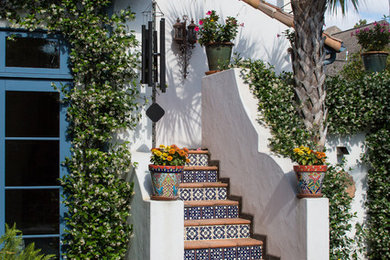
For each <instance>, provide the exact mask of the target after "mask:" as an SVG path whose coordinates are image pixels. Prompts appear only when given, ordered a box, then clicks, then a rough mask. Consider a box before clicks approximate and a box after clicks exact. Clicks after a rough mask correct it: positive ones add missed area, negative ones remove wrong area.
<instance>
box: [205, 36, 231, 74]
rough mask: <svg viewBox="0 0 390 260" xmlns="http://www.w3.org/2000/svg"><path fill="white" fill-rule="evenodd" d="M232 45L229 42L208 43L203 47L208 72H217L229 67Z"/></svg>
mask: <svg viewBox="0 0 390 260" xmlns="http://www.w3.org/2000/svg"><path fill="white" fill-rule="evenodd" d="M233 45H234V44H233V43H231V42H222V43H209V44H206V45H205V46H206V55H207V63H208V65H209V70H210V71H218V70H220V69H221V67H223V66H226V65H229V63H230V57H231V56H232V48H233Z"/></svg>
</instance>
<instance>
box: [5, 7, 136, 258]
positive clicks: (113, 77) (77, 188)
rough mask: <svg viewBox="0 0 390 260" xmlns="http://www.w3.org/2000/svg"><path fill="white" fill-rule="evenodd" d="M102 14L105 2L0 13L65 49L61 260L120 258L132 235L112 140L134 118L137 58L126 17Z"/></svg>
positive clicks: (120, 157)
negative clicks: (68, 76) (60, 39)
mask: <svg viewBox="0 0 390 260" xmlns="http://www.w3.org/2000/svg"><path fill="white" fill-rule="evenodd" d="M8 4H9V5H8ZM110 7H111V1H109V0H83V1H76V0H63V1H54V0H46V1H41V0H40V1H37V0H23V1H20V0H10V1H7V6H6V9H5V10H4V9H3V10H0V12H1V11H3V12H2V13H0V14H1V15H3V16H5V17H6V18H7V19H8V20H10V21H12V22H13V23H15V24H18V25H19V26H20V27H23V28H27V29H31V30H34V29H37V28H41V29H46V30H48V32H49V33H52V32H56V33H61V34H62V35H63V36H64V38H65V39H66V41H67V42H68V44H69V46H70V59H69V63H70V65H71V69H72V73H73V78H74V84H73V86H65V87H63V89H62V91H63V93H64V95H65V102H66V103H68V104H69V106H68V114H67V118H68V120H69V123H70V128H69V137H70V138H71V141H72V157H71V158H68V159H67V160H66V166H67V167H68V169H69V175H68V176H66V177H64V178H63V179H62V180H61V181H62V185H63V188H64V194H65V197H64V199H65V201H64V204H65V205H66V206H67V209H68V212H67V214H66V216H65V220H66V225H67V226H66V230H65V236H64V239H63V243H64V250H65V256H66V257H67V258H68V259H122V258H123V257H124V256H125V254H126V251H127V248H128V245H129V240H130V235H131V232H132V227H131V226H130V225H129V224H128V223H127V220H128V217H129V214H130V213H129V211H130V200H131V196H132V193H133V186H132V184H130V183H128V182H125V181H124V180H123V178H122V177H123V175H124V174H126V173H127V172H129V170H130V168H131V167H132V163H131V154H130V152H129V150H128V148H127V144H126V143H124V144H118V143H116V142H115V141H114V136H115V134H116V133H118V131H121V130H122V129H132V128H133V127H134V126H135V125H136V124H137V122H138V119H139V116H140V115H139V113H138V109H139V104H138V98H139V95H138V87H137V86H136V84H135V80H136V78H137V74H136V71H135V69H136V67H137V66H138V56H139V54H138V53H137V52H132V51H130V50H132V49H134V47H135V46H137V41H136V40H135V36H134V35H133V34H132V33H129V31H128V28H126V26H125V23H126V22H127V21H128V20H131V19H134V14H132V13H131V12H130V11H129V10H121V11H120V13H117V14H116V13H114V14H112V15H109V13H110V12H109V9H110ZM17 10H24V12H21V13H20V14H21V16H19V15H18V12H17Z"/></svg>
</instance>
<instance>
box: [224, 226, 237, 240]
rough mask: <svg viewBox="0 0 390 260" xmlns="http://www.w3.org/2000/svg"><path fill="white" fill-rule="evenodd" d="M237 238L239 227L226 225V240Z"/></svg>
mask: <svg viewBox="0 0 390 260" xmlns="http://www.w3.org/2000/svg"><path fill="white" fill-rule="evenodd" d="M238 236H239V225H228V226H226V238H228V239H229V238H230V239H232V238H238Z"/></svg>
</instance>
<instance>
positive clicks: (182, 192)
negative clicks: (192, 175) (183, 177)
mask: <svg viewBox="0 0 390 260" xmlns="http://www.w3.org/2000/svg"><path fill="white" fill-rule="evenodd" d="M179 197H180V198H181V199H182V200H187V201H189V200H191V189H185V188H180V189H179Z"/></svg>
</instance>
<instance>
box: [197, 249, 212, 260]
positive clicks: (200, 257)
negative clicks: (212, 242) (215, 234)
mask: <svg viewBox="0 0 390 260" xmlns="http://www.w3.org/2000/svg"><path fill="white" fill-rule="evenodd" d="M206 259H207V260H208V259H209V250H208V249H197V250H196V260H206Z"/></svg>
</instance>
